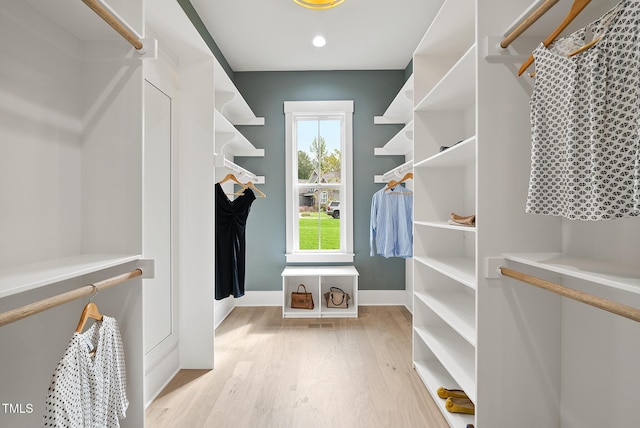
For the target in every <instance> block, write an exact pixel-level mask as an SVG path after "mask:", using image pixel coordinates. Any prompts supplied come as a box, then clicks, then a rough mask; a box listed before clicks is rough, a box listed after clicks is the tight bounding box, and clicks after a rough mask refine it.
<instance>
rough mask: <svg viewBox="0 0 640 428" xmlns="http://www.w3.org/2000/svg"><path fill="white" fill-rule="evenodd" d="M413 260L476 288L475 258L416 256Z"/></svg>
mask: <svg viewBox="0 0 640 428" xmlns="http://www.w3.org/2000/svg"><path fill="white" fill-rule="evenodd" d="M414 261H415V262H417V263H422V264H423V265H425V266H428V267H430V268H431V269H433V270H435V271H438V272H440V273H442V274H443V275H446V276H448V277H449V278H452V279H455V280H456V281H458V282H459V283H461V284H464V285H466V286H467V287H469V288H471V289H474V290H475V289H476V267H475V260H474V259H472V258H467V257H416V256H414Z"/></svg>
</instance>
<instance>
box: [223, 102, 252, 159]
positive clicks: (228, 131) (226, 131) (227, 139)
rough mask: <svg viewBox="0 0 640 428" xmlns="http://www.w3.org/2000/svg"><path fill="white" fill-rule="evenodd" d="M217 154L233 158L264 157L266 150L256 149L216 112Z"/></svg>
mask: <svg viewBox="0 0 640 428" xmlns="http://www.w3.org/2000/svg"><path fill="white" fill-rule="evenodd" d="M214 116H215V130H216V140H215V145H216V147H215V152H216V153H228V154H230V155H232V156H264V149H256V148H255V146H254V145H253V144H251V143H250V142H249V140H247V139H246V138H245V136H244V135H242V134H241V133H240V131H238V130H237V129H236V127H235V126H233V124H232V123H231V122H229V120H227V118H226V117H224V115H223V114H222V113H220V112H219V111H218V110H216V111H215V114H214Z"/></svg>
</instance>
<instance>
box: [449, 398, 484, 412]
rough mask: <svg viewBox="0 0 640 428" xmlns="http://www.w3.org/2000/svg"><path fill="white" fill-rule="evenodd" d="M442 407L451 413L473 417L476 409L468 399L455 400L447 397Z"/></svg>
mask: <svg viewBox="0 0 640 428" xmlns="http://www.w3.org/2000/svg"><path fill="white" fill-rule="evenodd" d="M444 407H445V408H446V409H447V410H448V411H450V412H451V413H466V414H468V415H473V414H475V412H476V407H475V406H474V405H473V403H472V402H471V400H469V399H468V398H456V397H449V398H447V401H445V403H444Z"/></svg>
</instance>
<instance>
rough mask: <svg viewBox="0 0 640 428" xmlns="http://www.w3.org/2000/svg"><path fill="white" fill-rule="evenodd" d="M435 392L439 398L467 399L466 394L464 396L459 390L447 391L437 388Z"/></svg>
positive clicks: (443, 388)
mask: <svg viewBox="0 0 640 428" xmlns="http://www.w3.org/2000/svg"><path fill="white" fill-rule="evenodd" d="M437 392H438V397H440V398H449V397H456V398H469V397H468V396H467V394H465V393H464V391H463V390H461V389H447V388H445V387H443V386H441V387H440V388H438V391H437Z"/></svg>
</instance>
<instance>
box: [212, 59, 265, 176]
mask: <svg viewBox="0 0 640 428" xmlns="http://www.w3.org/2000/svg"><path fill="white" fill-rule="evenodd" d="M214 86H215V105H216V110H215V115H214V126H215V153H216V156H215V162H214V166H215V167H216V168H218V172H217V173H216V178H217V179H220V178H222V176H223V175H224V174H226V173H227V172H233V173H236V174H239V176H238V179H240V180H241V181H242V180H245V179H246V180H245V181H253V182H254V183H257V184H264V182H265V178H264V176H259V175H257V174H255V173H253V172H250V171H247V170H245V169H244V168H241V167H240V166H238V165H236V164H235V163H234V162H233V161H234V159H235V157H236V156H241V157H242V156H257V157H263V156H264V149H256V147H255V146H254V145H253V144H252V143H251V142H250V141H249V140H248V139H247V138H246V137H245V136H244V135H242V133H241V132H240V131H239V130H238V129H237V128H236V125H264V118H263V117H257V116H256V115H255V114H254V113H253V111H252V110H251V108H250V107H249V105H248V104H247V102H246V101H245V100H244V98H243V97H242V94H240V92H239V91H238V88H236V86H235V85H234V84H233V82H232V81H231V79H230V78H229V76H228V75H227V73H226V72H225V71H224V69H223V68H222V66H221V65H220V63H219V62H218V61H215V79H214Z"/></svg>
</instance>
